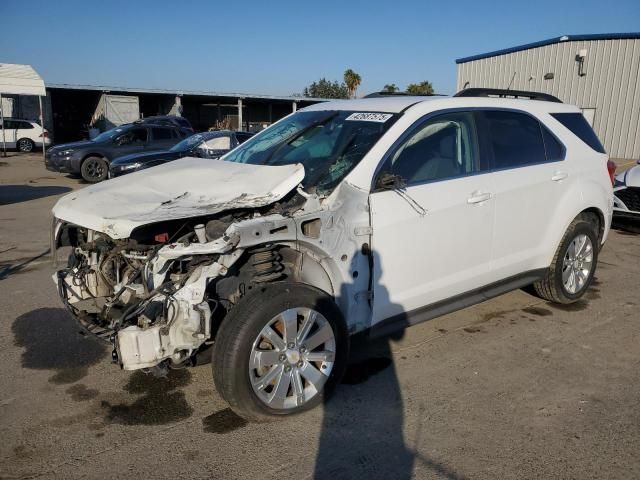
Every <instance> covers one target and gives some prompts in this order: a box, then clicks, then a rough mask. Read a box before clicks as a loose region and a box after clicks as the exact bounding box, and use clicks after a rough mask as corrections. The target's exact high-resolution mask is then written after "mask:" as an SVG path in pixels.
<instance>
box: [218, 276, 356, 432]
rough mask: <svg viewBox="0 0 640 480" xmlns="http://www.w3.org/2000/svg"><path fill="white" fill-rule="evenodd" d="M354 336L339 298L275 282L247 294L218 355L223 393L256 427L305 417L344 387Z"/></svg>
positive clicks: (226, 327) (226, 326)
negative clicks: (279, 419)
mask: <svg viewBox="0 0 640 480" xmlns="http://www.w3.org/2000/svg"><path fill="white" fill-rule="evenodd" d="M348 345H349V344H348V332H347V329H346V326H345V323H344V320H343V318H342V315H341V313H340V310H339V309H338V308H337V306H336V304H335V302H334V301H333V298H332V297H330V296H329V295H327V294H326V293H324V292H322V291H321V290H318V289H316V288H314V287H311V286H308V285H303V284H296V283H274V284H271V285H266V286H264V287H262V288H259V289H257V288H256V289H254V290H253V291H251V292H250V293H248V294H247V295H246V296H245V297H244V298H243V299H242V300H241V302H240V303H239V304H238V305H236V306H235V307H234V309H233V310H232V311H231V312H230V313H229V315H228V317H227V318H226V319H225V321H224V322H223V324H222V326H221V328H220V331H219V333H218V337H217V339H216V344H215V349H214V352H213V376H214V381H215V384H216V388H217V389H218V391H219V392H220V394H221V395H222V396H223V398H224V399H225V400H226V401H227V402H228V403H229V405H230V406H231V408H232V409H233V410H234V411H235V412H236V413H238V414H239V415H241V416H242V417H245V418H247V419H249V420H253V421H266V420H271V419H273V417H277V416H280V415H289V414H294V413H299V412H302V411H305V410H308V409H310V408H313V407H314V406H316V405H318V404H319V403H320V402H322V401H323V400H326V399H327V398H328V397H329V395H330V394H331V392H332V391H333V389H334V387H335V386H336V384H337V383H338V382H339V381H340V378H341V377H342V375H343V373H344V368H345V365H346V361H347V355H348V348H349V346H348Z"/></svg>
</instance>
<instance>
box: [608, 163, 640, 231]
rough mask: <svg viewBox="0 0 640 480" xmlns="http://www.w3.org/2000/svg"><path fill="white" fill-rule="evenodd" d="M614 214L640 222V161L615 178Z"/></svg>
mask: <svg viewBox="0 0 640 480" xmlns="http://www.w3.org/2000/svg"><path fill="white" fill-rule="evenodd" d="M615 180H616V185H615V187H614V189H613V191H614V214H615V215H617V216H620V217H622V216H624V217H630V218H632V219H633V218H637V219H638V220H639V221H640V161H639V162H638V165H635V166H633V167H631V168H629V169H628V170H625V171H624V172H622V173H620V174H618V175H617V176H616V178H615Z"/></svg>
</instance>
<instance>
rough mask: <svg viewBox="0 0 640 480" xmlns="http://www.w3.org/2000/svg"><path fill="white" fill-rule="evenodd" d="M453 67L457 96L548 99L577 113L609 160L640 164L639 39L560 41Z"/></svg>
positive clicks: (599, 36)
mask: <svg viewBox="0 0 640 480" xmlns="http://www.w3.org/2000/svg"><path fill="white" fill-rule="evenodd" d="M456 63H457V64H458V81H457V89H458V91H459V90H462V89H464V88H467V87H485V88H503V89H506V88H508V89H512V90H529V91H538V92H544V93H550V94H552V95H555V96H556V97H558V98H560V100H562V101H563V102H565V103H570V104H573V105H577V106H578V107H580V108H581V109H582V111H583V113H584V116H585V117H586V118H587V120H588V121H589V123H591V125H592V126H593V128H594V130H595V131H596V133H597V134H598V137H599V138H600V140H601V141H602V143H603V144H604V146H605V148H606V150H607V153H608V154H609V156H610V157H611V158H619V159H640V33H610V34H596V35H569V36H562V37H556V38H551V39H549V40H543V41H540V42H535V43H529V44H526V45H520V46H518V47H513V48H507V49H504V50H497V51H495V52H489V53H485V54H481V55H474V56H471V57H465V58H460V59H458V60H456Z"/></svg>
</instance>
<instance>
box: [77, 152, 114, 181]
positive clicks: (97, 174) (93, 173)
mask: <svg viewBox="0 0 640 480" xmlns="http://www.w3.org/2000/svg"><path fill="white" fill-rule="evenodd" d="M108 173H109V164H108V163H107V161H106V160H105V159H104V158H101V157H87V158H85V159H84V161H83V162H82V166H81V167H80V175H82V178H83V179H84V181H85V182H89V183H97V182H101V181H103V180H104V179H106V178H107V174H108Z"/></svg>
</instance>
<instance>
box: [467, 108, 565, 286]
mask: <svg viewBox="0 0 640 480" xmlns="http://www.w3.org/2000/svg"><path fill="white" fill-rule="evenodd" d="M476 119H477V124H478V128H479V131H480V132H481V133H480V137H481V138H482V140H483V149H484V151H485V152H487V155H488V156H489V158H490V162H491V169H492V171H493V172H492V174H491V175H492V177H493V184H494V193H495V226H494V240H493V246H492V254H491V257H492V268H493V270H494V272H495V275H496V276H497V277H498V278H499V279H504V278H508V277H511V276H513V275H517V274H521V273H524V272H527V271H529V270H534V269H537V268H541V267H542V265H540V258H541V257H542V256H544V255H545V254H546V252H547V250H548V246H547V245H544V244H543V242H542V239H543V238H545V233H546V231H547V229H548V228H549V227H550V225H549V218H550V217H551V215H550V212H552V211H553V210H554V209H555V208H556V205H557V204H558V202H559V201H560V200H561V198H562V196H563V192H564V191H565V190H566V189H567V187H568V185H569V182H571V181H573V180H574V179H573V178H572V177H571V175H570V173H571V172H570V171H569V170H568V168H567V165H566V162H564V157H565V149H564V146H563V145H562V143H560V141H559V140H558V139H557V138H556V137H555V136H554V135H553V134H552V133H551V132H550V131H549V130H548V129H547V128H546V127H544V126H543V125H542V123H541V122H540V121H539V120H538V119H537V118H535V117H533V116H531V115H529V114H528V113H525V112H522V111H512V110H486V111H478V112H476Z"/></svg>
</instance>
